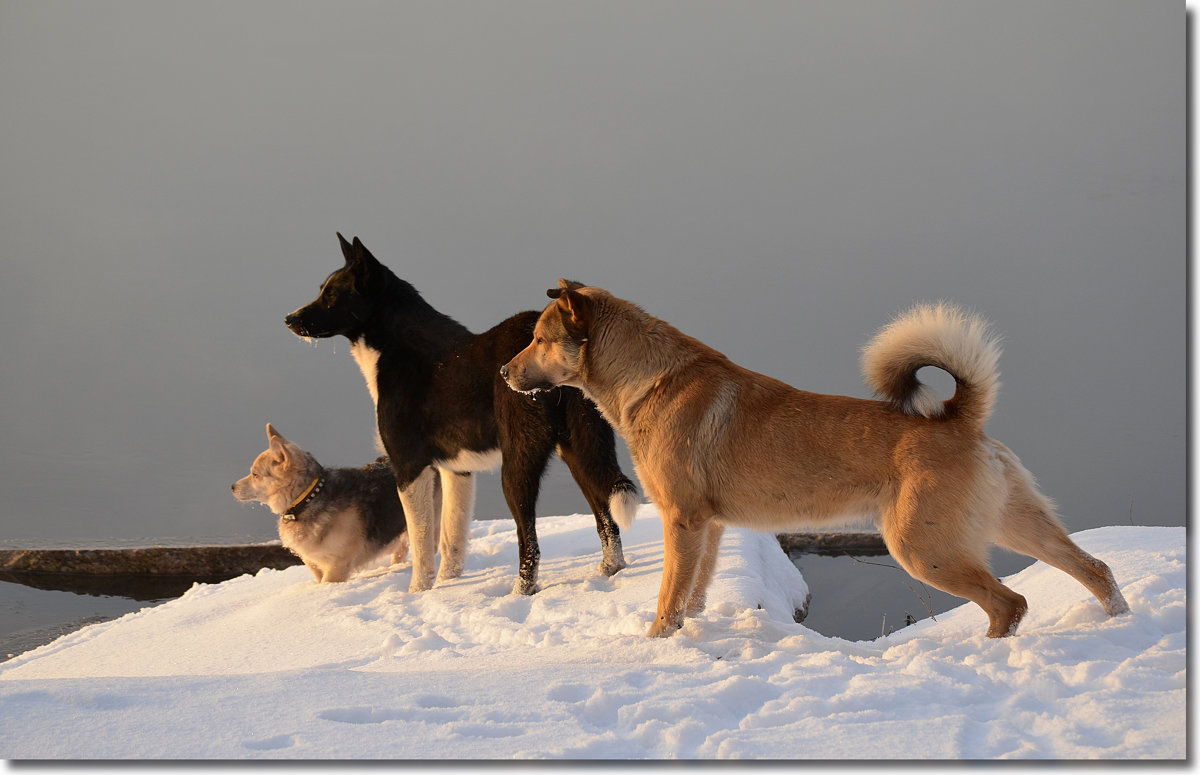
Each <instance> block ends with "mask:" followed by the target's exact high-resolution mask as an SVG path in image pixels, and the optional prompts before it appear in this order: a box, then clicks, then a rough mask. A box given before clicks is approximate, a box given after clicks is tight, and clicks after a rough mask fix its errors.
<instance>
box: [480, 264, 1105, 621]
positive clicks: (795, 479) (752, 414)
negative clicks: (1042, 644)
mask: <svg viewBox="0 0 1200 775" xmlns="http://www.w3.org/2000/svg"><path fill="white" fill-rule="evenodd" d="M548 295H549V296H550V297H551V298H552V299H554V301H553V302H552V303H551V304H550V305H549V306H547V307H546V309H545V311H544V312H543V313H542V316H541V318H540V319H539V320H538V323H537V326H536V328H535V329H534V340H533V341H532V342H531V343H530V344H529V346H528V347H527V348H526V349H525V350H523V351H522V352H521V353H519V354H518V355H517V356H516V357H515V358H513V359H512V361H511V362H509V363H508V364H507V365H506V366H505V367H504V369H503V370H502V371H503V373H504V375H505V377H506V379H507V381H508V382H509V384H510V386H511V387H513V388H514V389H515V390H520V391H536V390H542V389H546V388H549V387H551V386H555V385H573V386H575V387H578V388H580V389H582V390H583V391H584V393H585V394H586V395H588V396H589V397H591V398H592V399H593V400H594V401H595V402H596V404H597V405H598V406H599V407H600V409H601V411H602V412H603V413H604V415H605V417H607V418H608V419H609V421H611V422H612V424H613V425H614V426H615V427H616V429H617V430H618V432H620V433H621V434H622V435H623V436H624V437H625V439H626V441H628V443H629V447H630V450H631V451H632V453H633V460H634V464H635V465H636V467H637V471H638V475H639V476H640V478H641V480H642V484H643V485H644V486H645V488H646V490H647V493H648V494H649V495H650V497H651V498H652V499H653V500H654V501H655V502H656V503H657V504H658V506H659V509H660V510H661V512H662V518H663V531H664V544H665V557H666V559H665V565H664V569H663V579H662V586H661V589H660V594H659V599H658V617H657V619H656V620H655V621H654V624H653V625H652V626H651V627H650V631H649V633H648V634H649V635H652V636H663V635H669V634H671V633H673V632H674V631H675V630H676V629H678V628H679V627H681V626H682V624H683V619H684V616H685V615H687V616H694V615H695V614H696V613H698V612H699V611H700V610H702V609H703V607H704V599H705V589H706V587H707V585H708V582H709V578H710V576H711V574H712V570H713V564H714V562H715V560H716V553H717V546H718V543H719V541H720V536H721V533H722V531H723V529H724V525H727V524H729V525H740V526H746V527H752V528H760V529H772V530H779V529H785V530H786V529H794V528H797V527H799V526H813V525H816V526H826V527H828V526H831V525H833V524H837V523H845V522H846V521H849V520H850V519H852V518H862V517H873V518H874V519H875V521H876V523H877V524H878V526H879V528H880V530H881V532H882V534H883V538H884V540H885V541H886V543H887V546H888V549H889V551H890V552H891V554H892V556H893V557H895V558H896V560H897V561H899V563H900V564H901V565H902V566H904V568H905V569H906V570H907V571H908V572H909V573H910V574H912V575H913V576H915V577H916V578H918V579H921V580H922V581H925V582H927V583H929V584H932V585H933V586H935V587H937V588H939V589H942V590H945V591H946V592H949V593H950V594H953V595H958V596H960V597H965V598H967V599H969V600H971V601H973V602H975V603H977V604H978V605H979V606H980V607H981V608H983V610H984V611H985V612H987V615H988V618H989V620H990V622H989V624H990V626H989V627H988V631H987V634H988V636H989V637H1001V636H1005V635H1011V634H1013V633H1014V632H1015V631H1016V628H1017V625H1018V623H1019V622H1020V620H1021V617H1022V616H1023V615H1024V614H1025V611H1026V602H1025V598H1024V597H1022V596H1021V595H1019V594H1017V593H1015V592H1013V591H1012V590H1010V589H1008V588H1007V587H1005V586H1004V585H1003V584H1001V583H1000V582H999V581H997V580H996V578H995V577H994V576H992V574H991V572H990V570H989V569H988V559H987V552H988V545H989V543H995V544H999V545H1000V546H1004V547H1007V548H1009V549H1012V550H1014V551H1017V552H1021V553H1023V554H1027V555H1029V556H1031V557H1035V558H1037V559H1039V560H1043V561H1045V562H1046V563H1048V564H1050V565H1053V566H1055V567H1057V568H1060V569H1062V570H1064V571H1066V572H1067V573H1069V574H1070V575H1071V576H1073V577H1075V578H1076V579H1077V580H1078V581H1079V582H1080V583H1082V584H1083V585H1084V586H1085V587H1087V588H1088V589H1089V590H1090V591H1091V592H1092V593H1093V594H1094V595H1095V596H1096V597H1097V598H1098V599H1099V600H1100V603H1101V604H1102V605H1103V606H1104V610H1105V611H1106V612H1107V613H1108V614H1110V615H1114V614H1119V613H1123V612H1125V611H1128V610H1129V609H1128V605H1127V604H1126V602H1125V599H1124V597H1123V596H1122V595H1121V592H1120V590H1119V589H1118V588H1117V584H1116V582H1115V581H1114V579H1113V576H1112V573H1111V572H1110V571H1109V569H1108V566H1106V565H1105V564H1104V563H1102V562H1100V561H1099V560H1097V559H1095V558H1093V557H1091V556H1090V555H1088V554H1087V553H1085V552H1084V551H1083V550H1081V549H1080V548H1079V547H1077V546H1076V545H1075V544H1074V543H1073V542H1072V541H1071V540H1070V538H1068V537H1067V534H1066V532H1065V531H1064V530H1063V528H1062V526H1061V525H1060V523H1059V521H1058V518H1057V517H1056V516H1055V513H1054V507H1053V505H1052V504H1051V502H1050V501H1049V500H1048V499H1047V498H1046V497H1045V496H1043V495H1042V494H1041V493H1039V492H1038V490H1037V489H1036V486H1035V484H1034V480H1033V477H1032V475H1030V473H1029V472H1028V471H1026V470H1025V468H1024V467H1022V465H1021V463H1020V461H1019V460H1018V459H1017V457H1016V455H1014V454H1013V453H1012V452H1010V451H1009V450H1008V448H1007V447H1005V446H1004V445H1003V444H1000V443H999V442H997V441H994V440H992V439H991V438H989V437H988V436H987V435H985V434H984V432H983V427H984V423H985V421H986V420H987V418H988V415H989V413H990V411H991V408H992V405H993V402H994V400H995V395H996V391H997V388H998V381H997V371H996V362H997V358H998V356H999V352H1000V350H999V346H998V344H997V342H996V340H995V339H994V338H992V337H991V336H990V335H989V334H988V332H987V329H986V325H985V324H984V323H983V322H982V321H981V320H979V319H978V318H976V317H973V316H970V315H966V314H964V313H963V312H961V311H960V310H958V309H957V308H955V307H953V306H950V305H948V304H940V305H937V306H919V307H917V308H915V309H913V310H912V311H911V312H909V313H908V314H906V315H904V316H902V317H900V318H898V319H897V320H896V321H895V322H893V323H892V324H891V325H889V326H888V327H886V328H885V329H883V331H881V332H880V333H879V334H878V335H877V336H876V337H875V339H874V340H873V341H872V342H871V343H870V345H869V346H868V347H867V348H866V349H865V350H864V358H863V367H864V374H865V376H866V378H867V381H868V383H869V385H870V386H871V387H872V388H873V389H874V390H875V391H876V393H877V394H879V395H880V396H881V397H882V398H883V399H884V400H883V401H869V400H862V399H856V398H849V397H845V396H830V395H819V394H815V393H807V392H804V391H801V390H797V389H795V388H793V387H791V386H789V385H786V384H784V383H782V382H780V381H778V380H775V379H772V378H770V377H766V376H763V375H761V374H757V373H755V372H752V371H750V370H748V369H745V368H742V367H741V366H738V365H736V364H734V363H733V362H731V361H730V360H729V359H728V358H726V357H725V356H724V355H722V354H721V353H719V352H717V351H715V350H713V349H712V348H710V347H708V346H706V345H704V344H702V343H701V342H699V341H697V340H696V339H693V338H692V337H690V336H687V335H685V334H683V333H681V332H680V331H679V330H677V329H676V328H674V327H673V326H671V325H669V324H667V323H665V322H663V321H661V320H658V319H656V318H653V317H651V316H650V315H648V314H646V313H645V312H644V311H643V310H642V309H641V308H639V307H637V306H636V305H634V304H631V303H630V302H627V301H623V300H621V299H618V298H616V297H614V296H612V295H611V294H609V293H608V292H606V291H603V290H601V289H599V288H589V287H583V286H581V285H579V284H578V283H572V282H568V281H566V280H562V281H560V282H559V287H558V288H554V289H551V290H550V291H548ZM927 365H928V366H936V367H938V368H941V369H943V370H945V371H947V372H949V373H950V374H951V375H952V376H953V377H954V378H955V381H956V384H957V388H956V392H955V394H954V396H953V397H952V398H951V399H950V400H948V401H945V402H944V403H939V402H938V401H937V400H936V399H935V398H933V397H932V396H931V394H930V392H929V391H928V390H927V389H926V388H924V387H923V386H922V385H921V383H920V382H919V381H918V380H917V377H916V372H917V370H918V369H919V368H921V367H923V366H927Z"/></svg>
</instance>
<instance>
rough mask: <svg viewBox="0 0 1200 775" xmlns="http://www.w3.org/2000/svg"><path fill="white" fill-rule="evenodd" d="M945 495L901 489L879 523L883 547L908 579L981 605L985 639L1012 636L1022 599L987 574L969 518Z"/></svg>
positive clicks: (1021, 614)
mask: <svg viewBox="0 0 1200 775" xmlns="http://www.w3.org/2000/svg"><path fill="white" fill-rule="evenodd" d="M906 489H908V488H906ZM949 500H950V499H941V500H934V499H933V498H929V497H919V496H918V495H917V494H915V493H912V492H907V493H902V494H901V496H900V499H899V500H898V502H897V504H896V507H895V508H894V509H892V510H891V511H890V512H889V513H888V514H887V515H885V517H884V520H883V524H882V528H883V530H882V532H883V540H884V543H886V544H887V548H888V552H889V553H890V554H891V555H892V557H893V558H895V560H896V561H897V562H899V563H900V565H901V566H903V568H904V569H905V570H906V571H908V573H909V574H910V575H911V576H912V577H913V578H916V579H919V580H921V581H924V582H925V583H927V584H931V585H933V586H935V587H937V588H938V589H940V590H942V591H943V592H949V593H950V594H951V595H957V596H958V597H964V598H966V599H967V600H970V601H971V602H972V603H975V604H976V605H978V606H979V607H980V608H982V609H983V610H984V612H985V613H986V614H987V615H988V622H989V625H988V631H987V636H988V637H989V638H1003V637H1005V636H1008V635H1014V634H1016V631H1017V625H1018V624H1020V622H1021V619H1022V617H1024V616H1025V612H1026V611H1027V610H1028V608H1029V606H1028V603H1026V601H1025V598H1024V597H1023V596H1022V595H1019V594H1017V593H1016V592H1013V591H1012V590H1011V589H1009V588H1008V587H1006V586H1004V585H1003V584H1001V583H1000V582H999V581H998V580H997V579H996V577H995V576H993V575H992V572H991V570H990V569H989V568H988V564H987V560H986V555H985V551H986V545H985V546H979V545H977V544H976V543H975V542H973V541H972V540H971V539H970V538H968V534H969V533H970V532H971V530H970V527H969V526H968V525H966V524H964V522H965V520H966V519H968V518H969V517H967V516H966V515H965V513H963V512H962V510H961V507H960V506H958V504H956V503H951V502H949ZM956 511H957V512H958V513H955V512H956Z"/></svg>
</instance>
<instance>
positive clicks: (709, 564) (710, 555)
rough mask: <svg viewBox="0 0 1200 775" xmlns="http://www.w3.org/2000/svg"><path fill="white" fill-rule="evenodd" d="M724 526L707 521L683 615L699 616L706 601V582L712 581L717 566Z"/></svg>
mask: <svg viewBox="0 0 1200 775" xmlns="http://www.w3.org/2000/svg"><path fill="white" fill-rule="evenodd" d="M724 532H725V526H724V525H723V524H721V523H720V522H717V521H716V520H713V521H712V522H709V523H708V531H707V533H706V534H705V537H704V554H703V555H702V557H701V559H700V569H699V570H698V571H697V572H696V581H695V583H694V584H693V585H692V594H691V596H690V597H689V598H688V602H687V608H686V609H684V615H685V616H699V615H700V612H701V611H703V610H704V605H705V603H707V602H708V583H709V582H710V581H712V575H713V569H714V568H716V567H717V552H718V550H719V549H720V548H721V535H722V534H723V533H724Z"/></svg>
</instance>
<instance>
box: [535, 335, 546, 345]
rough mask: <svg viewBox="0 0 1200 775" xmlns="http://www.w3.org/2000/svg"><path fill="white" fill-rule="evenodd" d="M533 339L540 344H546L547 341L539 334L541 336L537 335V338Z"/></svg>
mask: <svg viewBox="0 0 1200 775" xmlns="http://www.w3.org/2000/svg"><path fill="white" fill-rule="evenodd" d="M533 341H535V342H536V343H538V344H545V343H546V340H545V339H543V338H541V337H540V336H539V337H537V338H536V339H534V340H533Z"/></svg>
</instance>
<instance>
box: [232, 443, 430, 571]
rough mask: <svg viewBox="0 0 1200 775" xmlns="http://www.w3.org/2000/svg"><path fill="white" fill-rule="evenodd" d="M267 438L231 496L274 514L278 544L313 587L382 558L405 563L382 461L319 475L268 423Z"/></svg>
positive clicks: (396, 508)
mask: <svg viewBox="0 0 1200 775" xmlns="http://www.w3.org/2000/svg"><path fill="white" fill-rule="evenodd" d="M267 439H268V440H269V446H268V447H267V449H266V450H265V451H264V452H263V453H262V454H260V455H259V456H258V457H257V458H256V459H255V460H254V464H253V465H251V466H250V474H249V475H248V476H246V477H244V478H242V479H239V480H238V481H236V482H234V484H233V488H232V489H233V495H234V497H235V498H237V499H238V500H240V501H258V502H259V503H264V504H266V505H267V507H268V508H270V509H271V511H273V512H274V513H276V514H278V515H279V539H280V540H281V541H282V542H283V545H284V546H285V547H287V548H288V549H290V550H291V552H292V553H293V554H295V555H296V556H297V557H299V558H300V559H301V560H302V561H303V562H304V564H305V565H307V566H308V569H309V570H310V571H312V574H313V576H314V577H315V578H316V579H317V581H318V582H325V581H345V580H346V579H348V578H350V576H351V575H352V574H354V573H355V572H357V571H360V570H363V569H364V568H367V567H369V566H370V565H371V564H372V563H374V562H376V561H378V560H379V558H380V557H382V556H383V555H385V554H391V559H392V563H393V564H395V563H399V562H402V561H403V560H404V557H405V556H406V555H407V554H408V533H407V532H406V528H405V520H404V508H403V507H402V506H401V504H400V497H399V495H398V494H397V493H396V477H395V476H394V475H393V474H392V468H391V466H390V465H388V462H387V460H386V459H385V458H379V459H378V460H376V461H375V462H374V463H370V464H368V465H365V466H363V467H362V468H325V467H323V466H322V465H321V464H320V463H318V462H317V460H316V458H314V457H313V456H312V455H311V454H309V453H308V452H306V451H304V450H303V449H301V448H300V447H299V446H297V445H295V444H293V443H292V442H290V441H288V440H287V439H285V438H284V437H283V434H281V433H280V432H279V431H277V430H275V428H274V427H273V426H272V425H271V424H270V423H267ZM434 499H435V501H436V500H437V499H438V495H437V493H435V494H434Z"/></svg>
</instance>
